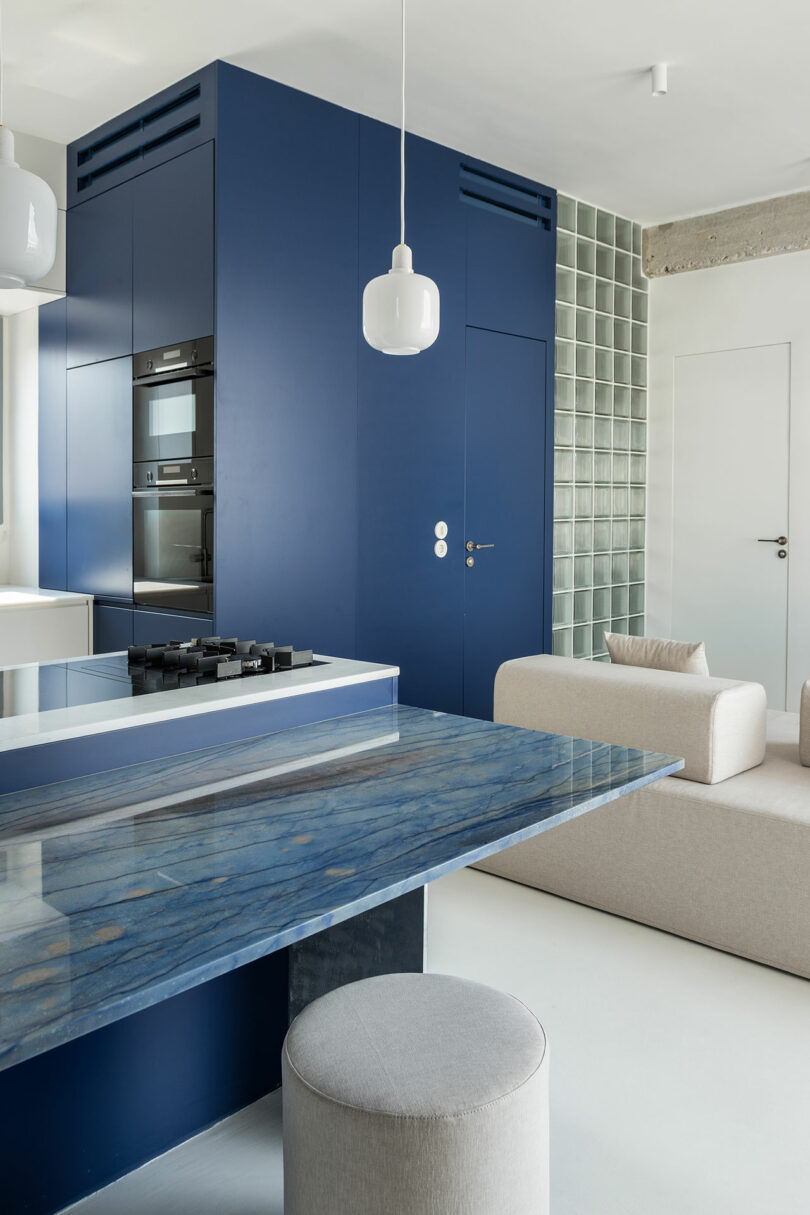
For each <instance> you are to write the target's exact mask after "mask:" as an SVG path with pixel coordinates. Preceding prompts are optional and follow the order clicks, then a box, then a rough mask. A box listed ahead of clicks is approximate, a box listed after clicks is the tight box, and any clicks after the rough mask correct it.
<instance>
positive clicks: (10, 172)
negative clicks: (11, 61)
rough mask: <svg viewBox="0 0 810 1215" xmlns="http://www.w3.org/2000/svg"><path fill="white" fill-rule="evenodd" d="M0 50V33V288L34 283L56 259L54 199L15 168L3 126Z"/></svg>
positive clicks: (0, 49)
mask: <svg viewBox="0 0 810 1215" xmlns="http://www.w3.org/2000/svg"><path fill="white" fill-rule="evenodd" d="M4 49H5V48H4V46H3V40H2V32H1V31H0V288H3V287H25V286H27V284H29V283H35V282H37V281H38V280H39V279H41V278H44V277H45V275H46V274H47V273H48V271H49V270H50V268H51V266H53V263H54V259H55V257H56V196H55V195H54V192H53V190H52V189H51V187H50V186H49V185H48V183H47V182H46V181H43V180H42V178H41V177H37V176H36V174H34V173H29V172H28V171H27V170H26V169H21V168H20V166H19V165H18V164H17V162H16V160H15V159H14V136H13V135H12V133H11V131H9V129H8V127H6V126H4V125H3V123H4V107H3V93H4V83H5V81H4V72H3V51H4Z"/></svg>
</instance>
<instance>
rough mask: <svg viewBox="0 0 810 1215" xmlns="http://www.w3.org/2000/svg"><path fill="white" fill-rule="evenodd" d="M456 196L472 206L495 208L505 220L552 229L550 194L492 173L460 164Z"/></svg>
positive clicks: (545, 230)
mask: <svg viewBox="0 0 810 1215" xmlns="http://www.w3.org/2000/svg"><path fill="white" fill-rule="evenodd" d="M459 182H460V185H459V188H458V193H459V198H460V199H461V201H462V202H464V203H467V204H469V205H470V206H472V207H482V208H483V209H484V210H485V211H494V212H495V213H496V214H497V215H502V216H504V218H506V219H514V220H517V221H518V222H519V223H524V224H532V225H533V226H534V227H536V228H542V229H543V231H544V232H550V231H551V195H550V194H542V193H540V192H539V191H538V190H532V189H531V188H530V187H528V186H517V185H515V184H514V183H513V182H511V181H504V180H503V179H502V178H500V177H496V176H495V174H494V173H485V172H482V170H481V169H472V168H470V166H469V165H464V164H462V166H461V168H460V170H459Z"/></svg>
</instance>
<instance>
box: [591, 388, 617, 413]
mask: <svg viewBox="0 0 810 1215" xmlns="http://www.w3.org/2000/svg"><path fill="white" fill-rule="evenodd" d="M594 406H595V409H596V412H597V413H601V414H604V415H607V416H610V414H611V413H612V412H613V388H612V386H611V385H610V384H603V383H601V382H598V383H596V384H595V385H594Z"/></svg>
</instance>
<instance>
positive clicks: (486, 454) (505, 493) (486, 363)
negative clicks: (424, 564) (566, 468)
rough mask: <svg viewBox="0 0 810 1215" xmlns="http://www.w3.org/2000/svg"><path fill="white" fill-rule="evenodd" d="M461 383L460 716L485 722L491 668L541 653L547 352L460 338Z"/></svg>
mask: <svg viewBox="0 0 810 1215" xmlns="http://www.w3.org/2000/svg"><path fill="white" fill-rule="evenodd" d="M466 381H467V411H466V412H467V426H466V452H467V458H466V463H467V469H466V474H467V475H466V482H467V497H466V512H465V528H464V531H465V550H464V552H465V556H464V562H465V564H464V579H465V591H464V712H465V714H466V715H467V716H468V717H482V718H491V717H492V692H493V684H494V680H495V672H496V671H497V669H498V667H499V666H500V664H501V663H502V662H505V661H506V660H507V659H509V658H519V657H522V656H524V655H526V654H537V653H540V652H541V651H542V650H543V640H544V638H543V624H544V619H543V617H544V584H543V581H544V566H545V555H546V554H545V548H544V545H545V510H544V502H545V495H544V492H543V482H544V466H545V455H546V424H547V422H546V418H547V411H546V343H545V342H541V341H536V340H534V339H532V338H523V337H515V336H513V335H511V334H506V333H493V332H491V331H489V330H485V329H475V328H468V329H467V367H466ZM468 542H469V544H472V545H481V546H482V547H481V548H473V550H472V551H470V552H468V551H467V547H468ZM468 562H469V563H470V564H468Z"/></svg>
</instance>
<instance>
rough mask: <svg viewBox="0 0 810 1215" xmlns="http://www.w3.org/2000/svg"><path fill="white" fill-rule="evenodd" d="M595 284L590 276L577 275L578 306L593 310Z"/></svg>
mask: <svg viewBox="0 0 810 1215" xmlns="http://www.w3.org/2000/svg"><path fill="white" fill-rule="evenodd" d="M594 282H595V279H593V278H592V277H591V275H590V274H578V275H577V304H578V305H579V307H580V308H593V304H594V298H595V292H594Z"/></svg>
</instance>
